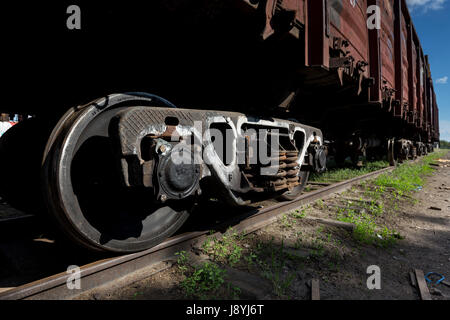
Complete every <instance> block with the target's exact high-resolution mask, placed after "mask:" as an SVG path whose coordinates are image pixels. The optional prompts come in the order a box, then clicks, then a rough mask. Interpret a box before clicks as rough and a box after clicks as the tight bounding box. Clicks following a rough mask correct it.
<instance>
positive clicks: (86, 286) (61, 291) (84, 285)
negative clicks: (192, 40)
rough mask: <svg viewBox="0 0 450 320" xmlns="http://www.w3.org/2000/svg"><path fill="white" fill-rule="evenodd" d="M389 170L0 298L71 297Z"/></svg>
mask: <svg viewBox="0 0 450 320" xmlns="http://www.w3.org/2000/svg"><path fill="white" fill-rule="evenodd" d="M393 169H394V167H388V168H384V169H381V170H378V171H374V172H371V173H368V174H365V175H362V176H359V177H356V178H353V179H350V180H346V181H343V182H339V183H334V184H331V185H326V184H314V186H315V187H320V188H319V189H317V190H314V191H310V192H307V193H304V194H303V195H301V196H300V197H298V198H297V199H295V200H293V201H289V202H281V203H276V204H274V205H270V206H267V207H262V208H261V207H259V208H253V209H252V210H250V211H246V212H244V213H242V214H238V215H236V216H235V217H233V218H231V219H228V220H226V221H224V222H221V223H219V224H218V225H217V224H216V225H215V226H214V227H213V228H210V229H208V228H202V229H201V231H188V232H184V233H181V234H178V235H176V236H173V237H171V238H170V239H168V240H166V241H165V242H163V243H161V244H159V245H157V246H156V247H153V248H151V249H148V250H145V251H142V252H138V253H133V254H127V255H122V256H117V257H109V258H105V259H100V260H96V261H94V262H91V263H87V264H85V265H83V266H81V267H80V273H79V276H80V281H81V282H80V283H81V289H76V290H71V289H69V288H68V286H67V282H68V280H70V277H72V274H69V273H67V272H61V273H57V274H54V275H52V276H49V277H45V278H43V279H40V280H37V281H33V282H30V283H26V284H24V285H20V286H18V287H15V288H12V289H9V290H7V291H4V292H2V293H0V300H20V299H31V300H35V299H36V300H41V299H44V300H52V299H73V298H76V297H77V296H78V295H80V294H82V293H84V292H87V291H89V290H91V289H94V288H97V287H100V286H102V285H104V284H106V283H109V282H111V281H114V280H117V279H119V278H121V277H124V276H127V275H129V274H131V273H133V272H136V271H139V270H142V269H143V268H147V267H149V266H151V265H154V264H156V263H158V262H163V261H167V260H171V259H173V258H174V257H175V253H176V252H179V251H182V250H185V251H188V250H190V249H191V248H192V247H194V246H195V245H196V244H200V243H202V241H204V240H205V239H206V237H207V236H209V235H210V230H211V229H214V230H220V231H219V232H217V233H216V234H215V236H216V237H220V236H221V235H222V232H224V231H225V230H226V229H228V228H229V227H233V230H235V231H237V232H242V233H244V234H248V233H251V232H254V231H257V230H259V229H261V228H263V227H265V226H267V225H269V224H271V223H273V222H274V221H275V220H276V219H277V218H278V217H279V216H280V215H281V214H283V213H285V212H288V211H291V210H294V209H297V208H299V207H301V206H303V205H305V204H308V203H311V202H313V201H315V200H318V199H324V198H327V197H329V196H331V195H333V194H335V193H338V192H342V191H345V190H347V189H349V188H351V187H352V186H353V185H355V184H358V183H360V182H362V181H364V180H367V179H371V178H375V177H376V176H378V175H380V174H383V173H386V172H390V171H392V170H393Z"/></svg>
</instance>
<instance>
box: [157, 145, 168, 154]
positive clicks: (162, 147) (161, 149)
mask: <svg viewBox="0 0 450 320" xmlns="http://www.w3.org/2000/svg"><path fill="white" fill-rule="evenodd" d="M166 150H167V148H166V146H165V145H162V146H161V147H159V151H161V153H164V152H166Z"/></svg>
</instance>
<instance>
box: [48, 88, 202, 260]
mask: <svg viewBox="0 0 450 320" xmlns="http://www.w3.org/2000/svg"><path fill="white" fill-rule="evenodd" d="M147 105H148V106H149V107H150V106H170V105H167V103H166V102H165V101H163V100H160V99H159V98H157V97H147V96H144V97H141V96H136V95H115V96H109V97H106V98H103V99H100V100H98V101H95V102H93V103H91V104H89V105H86V106H84V107H82V108H80V109H78V110H71V111H69V112H68V113H67V114H66V115H65V116H64V117H63V118H62V119H61V120H60V122H59V123H58V125H57V126H56V127H55V129H54V130H53V133H52V135H51V137H50V139H49V142H48V144H47V147H46V150H45V153H44V158H43V175H42V180H43V183H44V185H46V186H47V187H46V188H44V190H43V191H44V198H45V199H46V203H47V206H48V209H49V211H50V213H51V214H52V215H53V216H54V217H55V218H56V222H57V224H58V226H59V227H60V228H61V229H62V231H63V233H64V234H65V235H67V236H68V237H69V238H70V240H72V241H73V242H75V243H77V244H79V245H81V246H83V247H86V248H89V249H92V250H96V251H109V252H119V253H123V252H135V251H140V250H144V249H147V248H150V247H153V246H155V245H157V244H159V243H161V242H162V241H164V240H165V239H166V238H167V237H169V236H171V235H172V234H173V233H175V232H176V231H177V230H178V229H179V228H180V227H181V226H182V224H183V223H184V222H185V221H186V219H187V218H188V216H189V214H190V210H191V209H192V208H193V205H194V200H193V199H184V200H179V201H178V200H177V201H173V202H171V201H170V200H169V201H167V202H165V203H161V202H158V201H156V196H155V194H154V191H153V189H148V188H142V189H139V188H137V187H134V188H130V187H128V188H127V187H124V186H122V184H121V180H120V174H121V173H120V170H118V166H117V162H116V161H117V160H116V158H115V147H114V146H115V144H114V143H113V142H112V141H113V138H112V136H113V135H114V132H110V131H113V130H110V123H111V121H112V120H113V119H114V117H115V115H117V113H118V112H119V111H121V110H123V109H124V108H129V107H131V106H147Z"/></svg>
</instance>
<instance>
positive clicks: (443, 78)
mask: <svg viewBox="0 0 450 320" xmlns="http://www.w3.org/2000/svg"><path fill="white" fill-rule="evenodd" d="M447 82H448V77H447V76H445V77H442V78H439V79H437V80H436V83H438V84H447Z"/></svg>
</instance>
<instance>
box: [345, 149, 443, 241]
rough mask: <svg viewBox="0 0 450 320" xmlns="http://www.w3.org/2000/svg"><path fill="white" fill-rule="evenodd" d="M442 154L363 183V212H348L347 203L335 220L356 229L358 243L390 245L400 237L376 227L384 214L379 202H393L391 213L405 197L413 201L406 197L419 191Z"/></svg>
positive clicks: (351, 210)
mask: <svg viewBox="0 0 450 320" xmlns="http://www.w3.org/2000/svg"><path fill="white" fill-rule="evenodd" d="M445 153H446V151H439V152H434V153H432V154H429V155H427V156H425V157H424V158H423V159H421V160H420V161H419V162H417V163H404V164H401V165H399V166H398V167H396V168H395V169H394V170H393V171H392V172H390V173H385V174H382V175H380V176H378V177H377V178H375V179H373V180H371V181H368V182H364V183H362V184H361V186H362V187H363V188H364V189H366V191H365V196H367V197H369V198H370V199H371V201H370V200H369V201H368V202H366V203H362V205H360V207H361V208H362V209H365V210H361V211H360V210H354V209H352V208H350V205H351V204H352V202H347V208H340V209H339V210H338V213H337V215H338V216H337V218H338V220H340V221H343V222H349V223H353V224H354V225H355V229H354V231H353V236H354V238H355V239H356V240H357V241H358V242H360V243H365V244H372V245H377V246H381V247H389V246H391V245H393V244H394V243H395V242H396V240H397V239H400V238H401V236H400V235H399V234H398V233H397V232H396V231H395V230H391V229H389V228H388V227H387V226H383V225H378V223H377V217H379V216H380V215H381V214H383V213H384V203H383V202H379V200H386V199H392V201H393V202H392V204H393V205H394V206H393V209H394V212H395V211H396V210H398V200H400V199H401V198H404V197H407V198H409V199H413V198H412V197H411V196H410V195H409V194H410V193H412V192H413V191H416V190H420V189H421V188H422V186H423V185H424V184H425V180H426V178H427V177H428V176H429V175H431V174H432V173H433V171H434V169H433V168H432V167H431V166H430V164H431V163H432V162H433V161H434V160H436V159H438V158H440V157H441V156H443V155H444V154H445Z"/></svg>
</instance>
